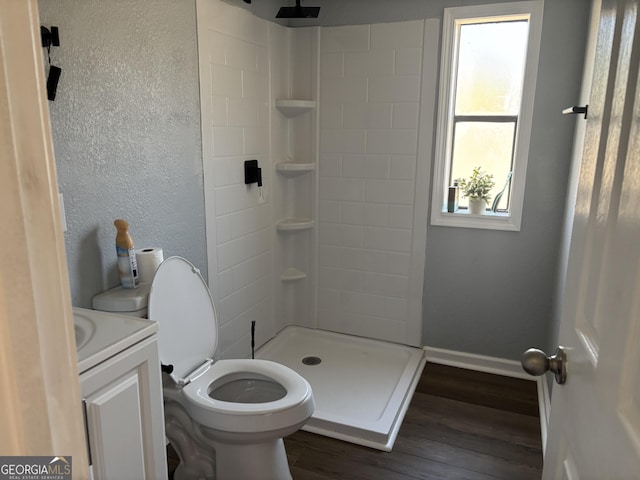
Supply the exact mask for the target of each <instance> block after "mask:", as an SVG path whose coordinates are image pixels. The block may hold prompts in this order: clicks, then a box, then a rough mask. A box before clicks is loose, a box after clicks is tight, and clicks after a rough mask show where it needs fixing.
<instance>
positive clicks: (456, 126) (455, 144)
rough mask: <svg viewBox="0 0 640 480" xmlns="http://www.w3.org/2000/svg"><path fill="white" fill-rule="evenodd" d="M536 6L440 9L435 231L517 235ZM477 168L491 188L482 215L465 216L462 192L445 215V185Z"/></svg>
mask: <svg viewBox="0 0 640 480" xmlns="http://www.w3.org/2000/svg"><path fill="white" fill-rule="evenodd" d="M542 5H543V4H542V1H541V0H536V1H523V2H516V3H503V4H495V5H481V6H476V7H459V8H447V9H445V13H444V25H443V40H442V60H441V73H440V96H439V101H440V105H439V110H438V127H437V128H438V131H437V140H436V161H435V168H434V188H433V198H432V211H431V223H432V224H434V225H449V226H460V227H470V228H489V229H498V230H519V229H520V223H521V217H522V201H523V198H524V186H525V175H526V167H527V157H528V154H529V137H530V132H531V120H532V113H533V99H534V94H535V80H536V75H537V63H538V52H539V49H540V34H541V30H542ZM476 167H480V168H481V169H482V171H483V172H486V173H488V174H491V175H493V180H494V182H495V186H494V187H493V188H492V190H491V191H490V199H489V201H488V203H487V209H486V211H485V212H484V214H483V215H471V214H470V213H469V208H468V207H469V201H468V199H466V198H464V197H463V196H462V192H460V202H459V209H458V210H457V211H456V212H448V211H447V210H448V209H447V196H448V190H449V186H451V185H453V184H454V182H455V181H456V180H457V179H459V178H468V177H470V176H471V174H472V171H473V170H474V168H476ZM496 198H498V199H499V201H496V202H495V205H494V204H493V201H494V200H495V199H496Z"/></svg>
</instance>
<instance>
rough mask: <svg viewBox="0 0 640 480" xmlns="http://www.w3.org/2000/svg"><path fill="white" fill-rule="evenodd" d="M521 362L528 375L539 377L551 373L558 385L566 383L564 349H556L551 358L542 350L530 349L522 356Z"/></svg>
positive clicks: (565, 355) (565, 356)
mask: <svg viewBox="0 0 640 480" xmlns="http://www.w3.org/2000/svg"><path fill="white" fill-rule="evenodd" d="M521 362H522V368H524V371H525V372H527V373H528V374H529V375H536V376H539V375H542V374H544V373H546V372H549V371H551V372H553V373H554V374H555V377H556V382H557V383H558V384H559V385H562V384H563V383H564V382H566V381H567V354H566V352H565V348H564V347H558V348H557V349H556V353H554V354H553V356H551V357H548V356H547V354H546V353H544V352H543V351H542V350H539V349H537V348H530V349H529V350H527V351H526V352H524V354H523V355H522V360H521Z"/></svg>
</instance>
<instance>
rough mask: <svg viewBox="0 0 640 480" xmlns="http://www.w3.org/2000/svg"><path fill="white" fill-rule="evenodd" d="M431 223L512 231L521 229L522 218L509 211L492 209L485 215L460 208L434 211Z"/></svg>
mask: <svg viewBox="0 0 640 480" xmlns="http://www.w3.org/2000/svg"><path fill="white" fill-rule="evenodd" d="M431 225H438V226H443V227H459V228H481V229H485V230H504V231H512V232H519V231H520V219H516V218H514V216H513V215H511V214H509V213H503V212H496V213H494V212H490V211H488V212H486V213H485V214H483V215H474V214H472V213H469V212H468V211H467V210H458V211H457V212H455V213H449V212H432V214H431Z"/></svg>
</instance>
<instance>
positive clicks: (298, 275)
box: [280, 267, 307, 282]
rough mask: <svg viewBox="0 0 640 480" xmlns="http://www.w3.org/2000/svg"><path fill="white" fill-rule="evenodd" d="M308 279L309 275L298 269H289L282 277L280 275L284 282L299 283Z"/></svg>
mask: <svg viewBox="0 0 640 480" xmlns="http://www.w3.org/2000/svg"><path fill="white" fill-rule="evenodd" d="M305 278H307V274H306V273H304V272H303V271H302V270H298V269H297V268H293V267H292V268H287V269H286V270H285V271H284V272H282V275H280V280H282V281H283V282H297V281H298V280H303V279H305Z"/></svg>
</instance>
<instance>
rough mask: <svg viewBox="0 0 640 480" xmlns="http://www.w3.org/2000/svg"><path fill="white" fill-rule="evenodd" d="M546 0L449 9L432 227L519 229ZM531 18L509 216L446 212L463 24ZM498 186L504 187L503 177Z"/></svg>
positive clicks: (444, 30)
mask: <svg viewBox="0 0 640 480" xmlns="http://www.w3.org/2000/svg"><path fill="white" fill-rule="evenodd" d="M543 10H544V0H527V1H521V2H511V3H498V4H490V5H477V6H468V7H451V8H445V9H444V16H443V28H442V48H441V59H440V90H439V96H438V98H439V102H438V103H439V105H438V120H437V122H438V123H437V128H436V148H435V160H434V175H433V182H434V183H433V189H432V195H431V225H442V226H450V227H464V228H482V229H491V230H507V231H520V227H521V223H522V210H523V204H524V189H525V183H526V172H527V161H528V157H529V146H530V140H531V127H532V124H533V107H534V100H535V91H536V79H537V73H538V61H539V56H540V42H541V37H542V17H543ZM518 16H520V17H522V16H527V17H528V21H529V35H528V40H527V52H526V59H525V70H524V81H523V85H522V101H521V105H520V112H519V115H518V116H517V118H518V120H517V123H516V131H515V143H514V154H513V160H512V161H513V168H512V172H513V176H512V179H511V191H510V210H509V212H499V211H498V212H495V213H494V212H490V211H487V212H486V213H485V214H483V215H472V214H470V213H468V211H467V210H459V211H457V212H454V213H449V212H447V204H446V196H445V194H446V189H447V187H448V180H449V176H450V169H451V154H452V149H453V128H454V117H455V112H454V102H453V95H454V93H455V84H454V83H455V70H456V68H457V53H458V39H459V36H458V27H457V25H458V24H459V23H462V24H464V23H478V22H481V21H486V20H488V19H491V20H494V21H496V20H497V21H507V20H510V19H513V18H514V17H518ZM496 182H497V183H498V184H500V183H501V182H502V180H501V179H497V180H496Z"/></svg>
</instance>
